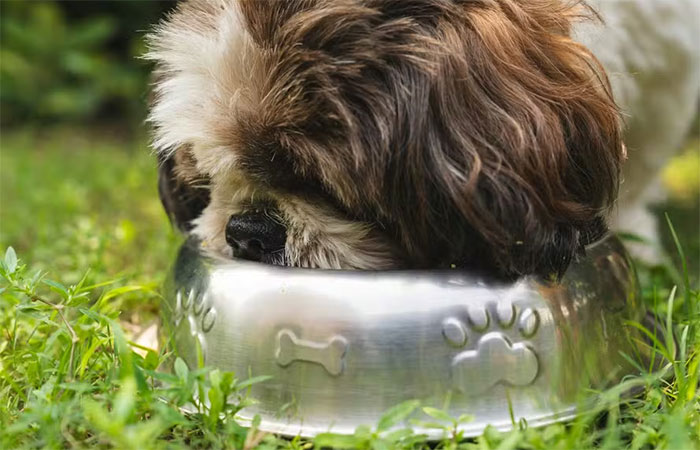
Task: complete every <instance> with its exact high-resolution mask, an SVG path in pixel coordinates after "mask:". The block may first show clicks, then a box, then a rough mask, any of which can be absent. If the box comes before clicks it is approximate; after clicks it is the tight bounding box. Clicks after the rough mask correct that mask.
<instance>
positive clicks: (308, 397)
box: [163, 237, 644, 436]
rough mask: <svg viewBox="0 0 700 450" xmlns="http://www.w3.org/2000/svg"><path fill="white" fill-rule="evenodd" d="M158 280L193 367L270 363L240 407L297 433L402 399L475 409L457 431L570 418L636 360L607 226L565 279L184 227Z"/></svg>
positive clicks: (177, 340)
mask: <svg viewBox="0 0 700 450" xmlns="http://www.w3.org/2000/svg"><path fill="white" fill-rule="evenodd" d="M165 293H166V295H165V303H164V307H163V323H164V325H165V327H164V328H165V329H166V330H167V331H168V333H165V334H164V335H166V336H169V337H170V338H171V345H172V346H173V347H174V349H175V352H176V353H177V354H178V355H179V356H181V357H182V358H183V359H184V360H185V362H186V363H187V364H188V365H189V366H190V367H196V366H197V362H198V358H200V357H201V358H203V360H204V364H206V365H208V366H213V367H217V368H220V369H222V370H232V371H235V373H236V374H237V376H238V377H239V378H241V379H244V378H247V377H248V376H249V375H253V376H257V375H270V376H272V379H270V380H268V381H266V382H263V383H260V384H256V385H254V386H253V388H252V391H251V396H252V397H253V398H254V399H256V400H257V401H258V403H256V404H255V405H253V406H249V407H247V408H245V409H244V410H243V411H242V412H241V413H240V417H241V418H242V419H244V420H246V419H252V418H253V417H254V416H255V415H256V414H259V415H260V417H261V419H262V421H261V424H260V429H262V430H264V431H270V432H274V433H279V434H283V435H302V436H313V435H315V434H317V433H320V432H326V431H329V430H331V431H334V432H338V433H352V432H353V431H354V429H355V428H356V427H357V426H358V425H373V424H376V423H377V421H378V419H379V417H380V416H381V414H382V413H383V412H385V411H386V410H387V409H389V408H390V407H392V406H394V405H396V404H398V403H400V402H402V401H405V400H409V399H420V400H421V401H422V403H423V404H424V405H429V406H438V407H443V406H444V405H445V404H448V406H447V411H448V412H449V413H450V414H452V415H453V416H454V417H457V416H459V415H461V414H471V415H473V416H474V417H475V419H474V420H473V421H472V422H469V423H466V424H464V425H463V427H462V429H463V431H464V433H465V435H466V436H470V435H477V434H480V433H481V431H482V430H483V429H484V427H485V426H486V425H488V424H490V425H492V426H494V427H496V428H498V429H509V428H511V427H512V426H513V419H514V420H515V422H518V421H519V420H521V419H525V420H527V422H528V424H529V425H530V426H537V425H544V424H547V423H551V422H555V421H559V420H566V419H569V418H571V417H573V416H574V415H575V413H576V410H577V407H580V406H581V405H582V404H584V403H585V402H586V400H591V398H590V395H591V394H588V395H589V397H588V398H587V399H586V397H583V398H582V396H581V392H583V391H585V390H587V389H588V392H590V389H589V388H592V389H598V388H604V387H606V386H609V385H610V384H611V383H614V382H616V381H619V380H620V379H621V378H622V377H623V376H625V375H626V374H629V373H632V372H633V369H632V367H631V366H630V365H628V364H627V363H626V360H625V358H623V356H621V353H627V354H628V355H633V354H638V352H639V348H637V346H636V345H635V344H634V342H636V341H637V340H636V339H633V338H635V337H638V336H637V335H635V334H634V330H633V329H632V327H628V326H625V324H624V322H625V321H627V320H642V319H643V316H644V310H643V308H642V306H641V304H640V300H639V296H638V295H637V284H636V276H635V273H634V270H633V268H632V265H631V262H630V260H629V257H628V256H627V254H626V252H625V250H624V247H623V246H622V244H621V243H620V242H619V241H618V240H617V239H616V238H614V237H607V238H605V239H604V240H602V241H600V242H598V243H596V244H594V245H592V246H590V247H589V248H588V249H587V256H586V258H585V259H583V260H582V261H580V262H578V263H575V264H574V265H572V266H571V268H570V269H569V270H568V272H567V274H566V275H565V277H564V279H563V281H562V282H561V283H551V282H546V281H539V280H537V279H535V278H525V279H522V280H519V281H517V282H514V283H510V284H504V283H495V282H488V281H484V280H480V279H477V278H474V277H470V276H469V275H468V274H465V273H463V272H461V271H456V270H455V271H440V272H408V271H405V272H401V271H396V272H391V271H388V272H359V271H358V272H346V271H325V270H312V269H296V268H285V267H275V266H269V265H263V264H258V263H251V262H246V261H236V260H234V261H232V260H218V259H214V258H211V257H207V256H203V254H202V253H200V251H199V249H198V247H197V245H196V243H193V242H188V243H186V244H185V245H183V247H182V249H181V250H180V253H179V256H178V258H177V261H176V263H175V266H174V269H173V272H172V275H171V277H170V279H169V280H168V282H167V284H166V291H165ZM200 351H201V353H199V352H200ZM198 354H199V355H198ZM582 400H583V402H582ZM511 413H512V416H511ZM416 414H417V415H422V413H421V412H417V413H416ZM422 418H423V419H427V416H423V417H422ZM414 430H415V431H416V432H421V433H427V434H428V435H431V436H434V433H435V432H436V430H430V429H420V428H416V427H414Z"/></svg>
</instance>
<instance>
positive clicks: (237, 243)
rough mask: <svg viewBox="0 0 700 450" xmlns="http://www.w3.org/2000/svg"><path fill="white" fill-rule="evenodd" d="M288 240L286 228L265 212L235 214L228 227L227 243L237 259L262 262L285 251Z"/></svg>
mask: <svg viewBox="0 0 700 450" xmlns="http://www.w3.org/2000/svg"><path fill="white" fill-rule="evenodd" d="M286 240H287V233H286V230H285V228H284V226H283V225H282V224H281V223H279V222H278V221H277V220H275V219H274V218H273V217H270V215H269V214H268V213H266V212H265V211H256V212H248V213H241V214H234V215H232V216H231V217H230V218H229V220H228V224H227V225H226V242H227V243H228V245H230V246H231V248H232V249H233V256H234V257H236V258H242V259H248V260H251V261H262V259H263V257H264V256H265V255H269V254H271V253H276V252H280V251H282V250H284V243H285V241H286Z"/></svg>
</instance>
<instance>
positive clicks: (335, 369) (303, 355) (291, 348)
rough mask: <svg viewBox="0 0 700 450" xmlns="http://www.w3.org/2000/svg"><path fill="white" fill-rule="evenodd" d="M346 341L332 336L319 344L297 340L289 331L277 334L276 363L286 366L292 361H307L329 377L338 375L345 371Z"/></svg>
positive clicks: (285, 330) (340, 337)
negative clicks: (318, 365)
mask: <svg viewBox="0 0 700 450" xmlns="http://www.w3.org/2000/svg"><path fill="white" fill-rule="evenodd" d="M347 350H348V341H347V340H346V339H345V338H344V337H342V336H333V337H332V338H330V340H328V342H324V343H319V342H313V341H307V340H304V339H299V338H298V337H297V336H296V335H295V334H294V332H293V331H291V330H287V329H284V330H281V331H280V332H279V333H278V334H277V352H276V354H275V356H276V358H277V363H278V364H279V365H280V366H282V367H285V366H288V365H290V364H291V363H292V362H294V361H308V362H312V363H316V364H320V365H322V366H323V367H324V368H325V369H326V371H328V373H330V374H331V375H335V376H337V375H340V374H341V373H342V372H343V369H345V353H346V352H347Z"/></svg>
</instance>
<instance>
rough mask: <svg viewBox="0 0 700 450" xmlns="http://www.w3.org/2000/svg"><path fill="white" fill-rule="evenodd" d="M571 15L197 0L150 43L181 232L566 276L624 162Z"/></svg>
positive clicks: (298, 253)
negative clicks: (572, 35) (576, 38)
mask: <svg viewBox="0 0 700 450" xmlns="http://www.w3.org/2000/svg"><path fill="white" fill-rule="evenodd" d="M584 11H585V9H584V8H583V7H582V6H571V5H565V4H564V2H562V1H560V0H463V1H459V0H288V1H269V2H268V1H257V0H239V1H236V0H219V1H214V0H193V1H189V2H185V3H183V4H181V5H180V6H179V7H178V8H177V10H176V11H175V12H174V13H173V14H172V15H171V16H170V17H169V18H168V19H167V20H166V21H165V22H164V23H162V24H161V25H160V26H159V27H158V28H157V29H156V31H155V32H154V33H153V35H152V36H151V39H150V45H151V50H150V53H149V57H150V58H151V59H153V60H155V61H156V63H157V71H156V74H157V75H156V77H157V81H156V83H155V101H154V104H153V107H152V111H151V116H150V121H151V122H152V123H153V125H154V128H155V140H154V143H155V147H156V148H157V150H158V152H159V155H160V158H161V183H160V187H161V196H162V198H163V202H164V205H165V206H166V210H168V212H169V213H170V216H171V218H172V219H173V220H174V221H175V222H176V223H177V224H178V225H179V226H180V227H181V228H188V227H190V226H191V227H192V232H193V233H194V234H196V235H197V236H199V237H200V238H202V240H203V243H204V245H205V246H206V247H207V248H209V249H211V250H213V251H215V252H219V253H222V254H225V255H235V256H243V257H248V258H251V259H257V260H261V261H264V262H270V263H276V264H287V265H295V266H302V267H321V268H358V269H385V268H436V267H445V266H449V265H453V264H454V265H456V266H458V267H469V268H476V269H483V270H487V271H491V272H493V273H497V274H501V275H520V274H525V273H539V274H550V273H560V272H561V271H562V270H563V269H565V268H566V266H567V265H568V263H569V262H570V260H571V259H572V258H573V257H575V256H576V254H577V253H579V252H580V251H581V249H582V248H583V245H585V244H586V243H587V242H588V241H590V240H592V239H595V238H596V237H597V236H599V235H600V233H601V232H602V231H604V228H605V225H604V216H605V214H606V212H607V210H608V209H609V208H610V206H611V204H612V202H613V201H614V198H615V195H616V191H617V185H618V174H619V169H620V164H621V161H622V159H623V157H624V147H623V145H622V143H621V135H620V124H619V117H618V113H617V110H616V107H615V104H614V102H613V101H612V99H611V96H610V92H609V86H608V83H607V79H606V78H605V75H604V73H603V71H602V69H601V68H600V66H599V64H598V63H597V61H596V60H595V58H594V57H593V56H592V55H591V54H590V53H589V52H588V51H587V50H586V49H585V48H583V47H581V46H580V45H578V44H576V43H575V42H573V41H572V40H571V38H570V37H569V28H570V25H571V23H572V21H573V20H575V19H577V18H578V17H580V16H581V14H582V13H583V12H584Z"/></svg>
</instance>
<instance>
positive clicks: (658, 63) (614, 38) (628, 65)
mask: <svg viewBox="0 0 700 450" xmlns="http://www.w3.org/2000/svg"><path fill="white" fill-rule="evenodd" d="M592 6H593V7H594V8H595V9H596V10H597V11H598V12H599V13H600V15H601V16H602V18H603V21H604V25H592V24H588V23H587V24H582V25H579V27H580V28H579V29H578V30H577V37H578V39H579V41H580V42H581V43H583V44H584V45H586V46H587V47H588V48H590V49H591V50H592V51H593V53H594V54H595V55H596V57H597V58H598V59H599V60H600V61H601V62H602V64H603V66H605V68H606V70H607V72H608V76H609V77H610V81H611V83H612V86H613V92H614V95H615V99H616V101H617V102H618V104H619V105H620V108H621V109H622V112H623V115H624V118H625V144H626V145H627V151H628V160H627V162H626V163H625V166H624V169H623V181H622V184H621V186H620V196H619V199H618V203H617V205H618V207H617V208H616V210H615V211H614V212H613V215H612V222H613V223H612V225H613V226H614V228H616V229H617V230H620V231H628V232H633V233H635V234H637V235H639V236H641V237H643V238H645V239H647V240H649V241H650V243H651V244H652V245H651V246H649V245H644V246H637V247H635V248H634V250H635V253H636V254H637V255H638V256H640V257H642V258H645V259H648V260H654V259H656V258H657V257H658V255H657V251H658V248H659V246H658V236H657V233H658V230H657V223H656V220H655V218H654V216H653V215H652V213H651V212H650V211H649V206H650V204H651V203H652V202H656V201H659V200H661V199H662V198H663V191H662V189H661V186H660V181H659V173H660V170H661V169H662V168H663V167H664V165H665V164H666V162H667V161H668V159H669V158H670V157H671V156H673V155H674V154H675V153H676V152H677V151H678V150H679V148H680V146H681V145H682V142H683V139H684V137H685V136H686V134H687V132H688V130H689V128H690V126H691V124H692V122H693V119H694V118H695V117H696V116H695V114H696V108H697V106H698V99H700V0H597V1H594V2H592ZM699 176H700V175H699Z"/></svg>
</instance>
